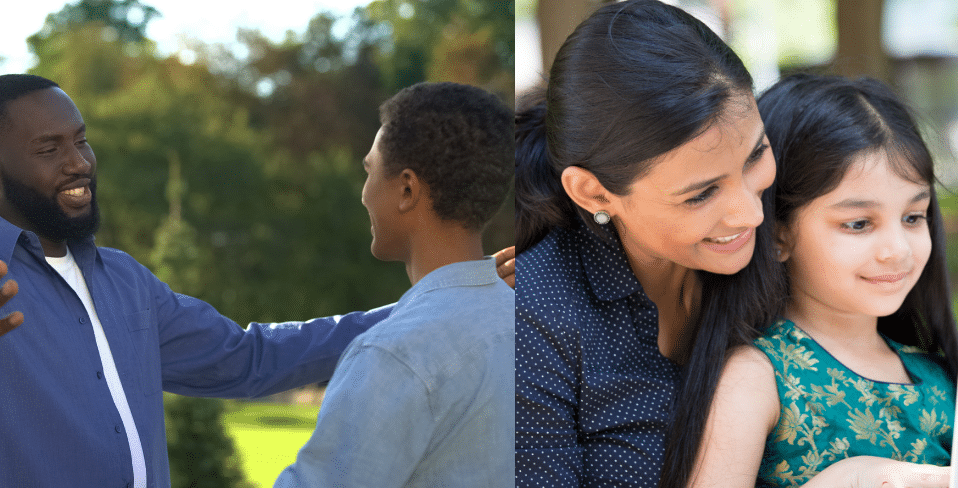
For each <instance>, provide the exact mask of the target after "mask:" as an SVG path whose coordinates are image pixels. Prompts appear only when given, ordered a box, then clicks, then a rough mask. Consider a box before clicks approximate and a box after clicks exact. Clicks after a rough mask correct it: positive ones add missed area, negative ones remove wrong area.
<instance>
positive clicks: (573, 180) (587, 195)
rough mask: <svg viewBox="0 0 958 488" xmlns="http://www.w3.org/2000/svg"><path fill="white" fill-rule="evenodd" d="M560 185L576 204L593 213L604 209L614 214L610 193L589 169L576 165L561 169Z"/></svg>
mask: <svg viewBox="0 0 958 488" xmlns="http://www.w3.org/2000/svg"><path fill="white" fill-rule="evenodd" d="M562 187H563V188H565V192H566V194H568V195H569V198H571V199H572V201H573V202H575V203H576V205H578V206H580V207H582V208H583V209H585V210H586V211H587V212H589V213H591V214H594V213H596V212H598V211H599V210H604V211H606V212H607V213H609V215H610V216H614V214H613V211H612V210H613V209H612V198H613V197H612V194H611V193H609V191H608V190H606V189H605V187H604V186H602V183H599V179H598V178H596V177H595V175H594V174H592V172H591V171H589V170H587V169H584V168H580V167H578V166H569V167H568V168H566V169H564V170H562Z"/></svg>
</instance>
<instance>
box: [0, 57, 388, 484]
mask: <svg viewBox="0 0 958 488" xmlns="http://www.w3.org/2000/svg"><path fill="white" fill-rule="evenodd" d="M96 169H97V161H96V157H95V156H94V154H93V150H92V149H91V147H90V144H89V142H88V141H87V139H86V127H85V125H84V122H83V118H82V117H81V115H80V112H79V111H78V110H77V107H76V105H74V104H73V101H72V100H71V99H70V97H68V96H67V94H66V93H64V92H63V90H61V89H60V88H59V87H58V86H57V85H56V84H55V83H54V82H52V81H50V80H47V79H45V78H41V77H37V76H31V75H3V76H0V190H2V194H0V260H2V261H4V262H6V263H7V264H8V266H9V275H10V276H11V277H14V278H15V279H16V281H17V282H18V284H19V294H18V295H17V296H16V297H15V299H14V300H12V301H11V302H10V303H8V304H6V305H4V306H3V307H0V314H5V313H8V312H10V311H11V310H12V309H16V310H19V311H22V312H23V314H22V315H23V316H25V322H24V324H23V325H21V326H19V327H16V328H14V329H13V330H11V331H10V332H7V333H6V335H3V337H0V371H2V372H3V373H2V374H0V439H2V440H3V441H2V442H0V480H2V481H0V484H2V485H3V486H83V487H86V486H89V487H102V486H131V487H132V486H136V487H147V486H149V487H168V486H170V470H169V461H168V458H167V451H166V435H165V430H164V423H163V395H162V394H161V393H162V391H163V390H165V391H170V392H174V393H179V394H184V395H192V396H216V397H253V396H261V395H268V394H271V393H275V392H279V391H284V390H288V389H290V388H294V387H297V386H301V385H305V384H310V383H317V382H323V381H326V380H328V379H329V377H330V375H331V374H332V371H333V369H334V367H335V364H336V362H337V360H338V358H339V356H340V354H341V353H342V351H343V349H344V348H345V346H346V345H347V344H348V343H349V342H350V341H351V340H352V339H353V338H354V337H355V336H356V335H357V334H359V333H360V332H363V331H365V330H366V329H367V328H369V327H370V326H371V325H373V324H375V323H376V322H378V321H379V320H381V319H382V318H384V317H386V316H387V315H388V314H389V311H390V309H391V308H390V307H384V308H381V309H376V310H373V311H370V312H356V313H352V314H349V315H346V316H342V317H340V316H337V317H331V318H321V319H314V320H311V321H307V322H288V323H282V324H257V323H253V324H250V325H249V326H248V327H247V328H246V329H245V330H244V329H243V328H242V327H240V326H239V325H237V324H236V323H235V322H233V321H231V320H229V319H228V318H226V317H224V316H222V315H220V314H219V313H218V312H217V311H216V310H214V309H213V308H212V307H211V306H210V305H208V304H206V303H204V302H202V301H200V300H197V299H195V298H191V297H188V296H184V295H180V294H177V293H174V292H172V291H171V290H170V288H169V287H168V286H166V285H165V284H164V283H162V282H160V281H159V280H158V279H157V278H156V277H155V276H153V274H152V273H150V272H149V271H148V270H147V269H146V268H145V267H143V266H142V265H140V264H139V263H137V262H136V261H135V260H133V258H131V257H130V256H128V255H127V254H125V253H123V252H121V251H118V250H116V249H109V248H101V247H97V246H96V245H95V244H94V241H93V234H94V232H95V231H96V229H97V226H98V224H99V210H98V208H97V200H96V187H97V185H96ZM0 271H2V268H0ZM0 274H2V273H0ZM9 286H10V285H5V286H4V288H2V289H0V290H2V291H0V303H3V302H4V301H5V300H6V299H7V297H9V296H10V295H11V293H10V292H11V291H12V290H10V289H9ZM11 317H12V319H11ZM19 317H20V315H13V316H8V318H7V319H2V320H0V330H8V329H10V328H11V326H12V325H15V324H14V322H16V320H18V319H19Z"/></svg>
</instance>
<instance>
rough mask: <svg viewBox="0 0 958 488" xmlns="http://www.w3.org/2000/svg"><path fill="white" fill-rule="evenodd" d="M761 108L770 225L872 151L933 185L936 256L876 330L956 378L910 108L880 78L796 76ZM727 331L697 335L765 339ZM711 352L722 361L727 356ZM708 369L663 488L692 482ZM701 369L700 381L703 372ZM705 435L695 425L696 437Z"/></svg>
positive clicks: (944, 282)
mask: <svg viewBox="0 0 958 488" xmlns="http://www.w3.org/2000/svg"><path fill="white" fill-rule="evenodd" d="M758 107H759V113H760V114H761V116H762V120H763V121H764V122H765V132H766V134H767V135H768V139H769V142H770V145H771V150H772V153H773V154H774V155H775V158H776V162H777V174H776V179H775V181H776V182H775V184H774V185H773V187H772V188H771V189H770V191H766V192H765V197H770V196H772V195H774V196H775V198H774V201H771V199H770V198H767V199H766V200H764V201H763V205H764V208H765V220H766V223H769V222H770V221H774V222H775V223H776V224H777V225H788V224H789V223H790V222H791V220H792V219H793V218H794V216H795V212H796V211H797V210H798V209H800V208H802V207H803V206H804V205H806V204H808V203H809V202H811V201H812V200H813V199H815V198H817V197H819V196H821V195H824V194H826V193H828V192H829V191H831V190H833V189H834V188H835V187H837V186H838V185H839V183H840V182H841V180H842V178H843V177H844V175H845V172H846V171H847V169H848V168H849V167H850V166H851V165H852V164H854V162H855V161H856V157H857V156H861V155H866V154H869V153H871V152H873V151H885V152H886V153H887V154H888V160H889V162H890V163H891V164H892V165H893V167H894V169H895V171H896V172H897V173H898V174H899V175H901V176H902V177H903V178H907V179H910V180H916V181H919V182H922V183H929V184H931V186H932V188H931V202H930V204H929V208H928V214H927V217H928V226H929V230H930V233H931V240H932V250H931V257H930V258H929V261H928V263H927V264H926V265H925V269H924V271H923V272H922V275H921V277H920V278H919V279H918V283H917V284H916V285H915V287H914V289H912V290H911V292H910V293H909V294H908V296H907V297H906V298H905V302H904V303H903V305H902V306H901V308H900V309H899V310H898V311H897V312H896V313H894V314H892V315H890V316H888V317H881V318H879V319H878V329H879V331H881V332H882V333H883V334H885V335H886V336H888V337H890V338H892V339H894V340H896V341H898V342H901V343H903V344H909V345H914V346H918V347H921V348H923V349H925V350H926V351H929V352H931V353H936V352H938V351H941V352H943V353H944V356H945V361H944V363H945V366H946V369H947V370H948V371H949V373H950V374H951V376H952V378H955V374H956V371H958V326H956V324H955V319H954V316H953V314H952V307H951V294H950V291H949V283H948V278H947V270H946V262H945V235H944V229H943V223H942V215H941V209H940V208H939V207H938V199H937V195H936V193H935V189H934V183H935V181H936V179H935V175H934V167H933V163H932V158H931V155H930V153H929V152H928V149H927V147H926V146H925V144H924V141H923V140H922V137H921V134H920V133H919V131H918V128H917V126H916V125H915V122H914V119H913V118H912V117H911V115H910V114H909V112H908V110H907V108H906V107H905V105H904V104H903V103H902V102H901V101H900V100H899V99H898V98H897V97H896V96H895V94H894V93H892V92H891V90H889V89H888V88H887V87H886V86H885V85H883V84H882V83H881V82H879V81H876V80H872V79H867V78H863V79H860V80H857V81H852V80H848V79H844V78H839V77H825V76H813V75H793V76H790V77H787V78H785V79H783V80H781V81H779V82H778V83H776V84H775V85H774V86H772V87H771V88H770V89H769V90H768V91H766V92H765V93H764V94H763V95H762V96H761V97H760V98H759V100H758ZM782 304H784V302H782ZM724 325H725V326H726V327H731V330H728V331H708V330H702V331H700V334H701V335H702V337H706V336H715V337H716V338H717V340H716V341H715V342H716V344H718V343H720V342H722V341H723V340H725V341H726V342H727V343H728V344H729V345H730V346H731V347H734V346H735V345H738V344H750V343H751V342H752V341H753V340H754V339H756V338H757V337H758V334H759V333H760V331H759V330H757V329H755V328H752V327H748V326H747V324H743V323H735V322H729V323H726V324H724ZM722 336H725V339H723V338H722ZM700 339H701V338H700ZM697 342H698V341H697ZM697 345H698V344H697ZM714 352H715V354H716V357H721V358H723V359H722V361H723V363H724V360H725V353H724V352H722V351H718V350H716V351H714ZM711 366H712V364H711V363H710V364H708V365H706V366H705V367H702V368H699V367H697V366H696V365H695V364H690V365H689V370H690V371H689V375H690V378H689V380H688V381H687V382H686V389H687V390H688V389H690V388H693V389H694V387H695V384H696V383H699V384H702V385H705V384H708V385H713V387H712V388H711V389H708V390H706V389H705V388H702V390H701V392H702V393H703V396H702V397H701V401H700V402H699V403H695V402H694V401H691V402H690V401H689V400H694V399H692V398H688V397H685V398H684V401H685V403H680V404H679V406H678V407H679V409H678V411H677V413H676V416H675V419H674V422H675V424H674V425H673V427H674V429H673V432H672V435H671V437H670V439H669V441H670V442H669V444H668V445H667V448H666V449H667V450H666V464H665V468H664V473H663V477H662V481H661V484H660V486H661V487H669V488H685V487H686V486H688V484H689V482H690V481H691V480H690V477H691V473H692V472H693V471H694V469H695V460H696V457H697V456H698V454H699V448H700V446H701V444H702V437H701V434H700V433H697V434H689V435H682V433H681V428H680V427H681V426H682V422H685V421H686V419H696V420H698V419H701V418H703V417H704V416H706V415H707V414H708V411H709V409H710V405H711V402H712V396H713V395H714V380H713V378H712V377H711V375H712V374H715V373H716V370H715V369H714V368H712V367H711ZM697 370H700V371H701V373H698V374H697V373H696V371H697ZM718 372H720V370H719V371H718ZM706 374H707V375H709V378H701V379H695V377H696V376H697V375H706ZM699 428H700V427H699V426H698V424H696V427H695V429H696V430H697V429H699Z"/></svg>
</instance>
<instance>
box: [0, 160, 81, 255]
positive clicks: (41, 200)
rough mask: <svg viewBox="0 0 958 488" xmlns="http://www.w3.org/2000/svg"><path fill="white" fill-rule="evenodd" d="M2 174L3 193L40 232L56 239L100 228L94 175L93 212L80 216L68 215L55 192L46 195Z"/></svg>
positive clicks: (72, 236)
mask: <svg viewBox="0 0 958 488" xmlns="http://www.w3.org/2000/svg"><path fill="white" fill-rule="evenodd" d="M0 173H2V172H0ZM0 177H2V178H3V194H4V196H5V198H6V200H7V202H9V203H10V205H11V206H12V207H13V208H15V209H17V210H18V211H19V212H20V215H22V216H23V218H25V219H26V220H27V222H29V223H30V225H32V226H33V229H34V231H35V232H36V233H37V234H38V235H39V236H41V237H43V238H45V239H47V240H50V241H53V242H63V241H66V240H69V239H83V238H86V237H89V236H92V235H93V234H94V233H96V231H97V229H99V228H100V208H99V207H98V206H97V203H96V178H95V177H94V178H92V179H91V181H90V193H91V194H92V196H93V198H92V199H91V201H90V212H89V213H88V214H86V215H82V216H80V217H69V216H67V214H66V212H64V211H63V209H62V208H61V207H60V204H58V203H57V201H56V197H55V196H54V197H53V198H50V197H48V196H46V195H43V194H42V193H40V192H38V191H37V190H35V189H33V188H31V187H29V186H26V185H24V184H22V183H20V182H19V181H16V180H15V179H13V178H10V177H9V176H8V175H6V174H0Z"/></svg>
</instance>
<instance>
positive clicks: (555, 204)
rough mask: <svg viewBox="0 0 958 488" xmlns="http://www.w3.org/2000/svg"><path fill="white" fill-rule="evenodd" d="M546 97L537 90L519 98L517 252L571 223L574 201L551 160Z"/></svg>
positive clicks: (517, 112)
mask: <svg viewBox="0 0 958 488" xmlns="http://www.w3.org/2000/svg"><path fill="white" fill-rule="evenodd" d="M545 119H546V100H545V93H544V90H537V91H535V92H532V93H530V94H529V95H527V96H525V97H523V98H521V99H520V100H519V107H518V110H517V111H516V247H517V249H516V251H517V252H520V253H521V252H522V251H525V250H526V249H528V248H530V247H532V245H533V244H535V243H536V242H539V240H541V239H542V238H543V237H545V235H546V234H548V233H549V230H550V229H552V228H553V227H557V226H561V225H563V224H564V223H566V222H569V221H570V220H571V219H572V218H573V215H574V212H575V210H574V208H573V206H572V201H571V200H569V197H568V196H567V195H566V194H565V190H563V188H562V182H561V181H560V179H559V178H560V175H559V173H558V172H556V170H555V168H554V167H553V166H552V163H551V162H550V161H549V148H548V141H547V139H546V120H545Z"/></svg>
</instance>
